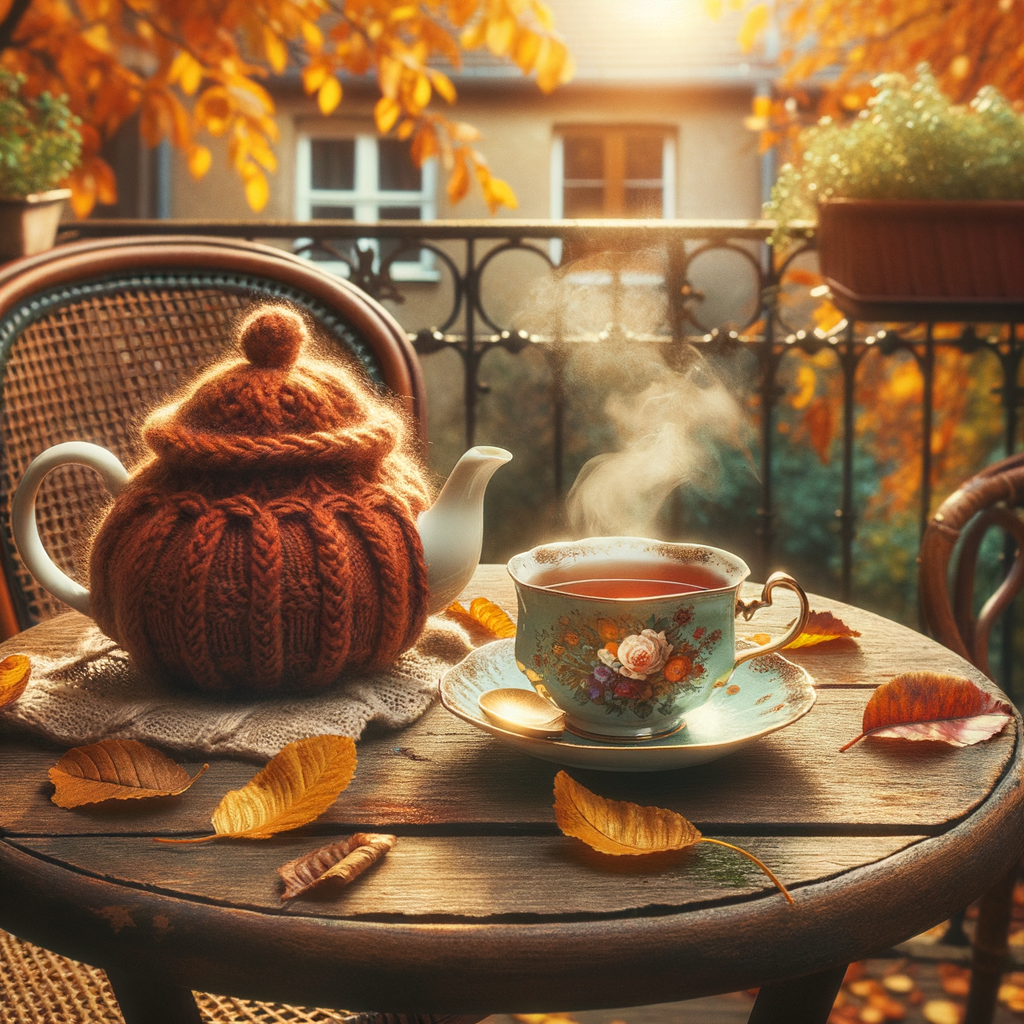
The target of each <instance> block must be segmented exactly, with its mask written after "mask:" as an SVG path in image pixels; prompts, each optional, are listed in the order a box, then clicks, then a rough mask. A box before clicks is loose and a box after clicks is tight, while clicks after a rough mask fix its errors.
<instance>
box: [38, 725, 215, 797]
mask: <svg viewBox="0 0 1024 1024" xmlns="http://www.w3.org/2000/svg"><path fill="white" fill-rule="evenodd" d="M209 767H210V766H209V765H207V764H204V765H203V767H202V768H200V769H199V771H198V772H196V774H195V775H193V776H191V777H190V776H189V774H188V772H187V771H185V769H184V768H182V767H181V765H180V764H175V763H174V761H172V760H171V759H170V758H169V757H167V755H166V754H161V753H160V751H159V750H154V749H153V748H152V747H147V746H145V745H144V744H142V743H138V742H136V741H135V740H100V741H99V743H90V744H89V745H88V746H84V747H75V748H74V749H72V750H69V751H68V752H67V753H66V754H65V755H64V756H63V757H62V758H61V759H60V760H59V761H58V762H57V763H56V764H55V765H54V766H53V767H52V768H51V769H50V781H51V782H52V783H53V785H54V787H55V792H54V794H53V796H52V797H51V798H50V799H51V800H52V801H53V802H54V803H55V804H56V805H57V806H58V807H81V806H82V805H83V804H98V803H102V802H103V801H104V800H144V799H146V798H148V797H157V796H177V795H178V794H179V793H184V792H185V790H186V789H188V787H189V786H191V785H192V783H193V782H195V781H196V779H198V778H199V776H200V775H202V774H203V772H205V771H206V769H207V768H209Z"/></svg>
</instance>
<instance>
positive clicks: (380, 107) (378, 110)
mask: <svg viewBox="0 0 1024 1024" xmlns="http://www.w3.org/2000/svg"><path fill="white" fill-rule="evenodd" d="M401 112H402V108H401V107H400V106H399V104H398V100H393V99H389V98H388V97H387V96H381V98H380V99H379V100H377V105H376V106H375V107H374V108H373V116H374V119H375V120H376V122H377V131H379V132H380V133H381V135H386V134H387V133H388V132H389V131H391V129H392V128H393V127H394V124H395V122H396V121H397V120H398V115H399V114H401Z"/></svg>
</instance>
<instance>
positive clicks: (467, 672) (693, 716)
mask: <svg viewBox="0 0 1024 1024" xmlns="http://www.w3.org/2000/svg"><path fill="white" fill-rule="evenodd" d="M500 686H512V687H515V688H517V689H521V690H530V689H532V687H531V686H530V683H529V682H528V681H527V679H526V677H525V676H524V675H523V674H522V673H521V672H520V671H519V669H518V668H516V659H515V640H497V641H495V642H494V643H490V644H487V645H486V646H484V647H480V648H478V649H477V650H475V651H472V652H471V653H470V654H469V655H468V656H467V657H466V658H464V659H463V660H462V661H460V662H459V664H458V665H456V666H455V667H454V668H451V669H449V670H448V671H447V672H446V673H445V674H444V675H443V676H442V677H441V703H442V704H443V705H444V706H445V707H446V708H447V709H448V710H449V711H450V712H451V713H452V714H453V715H456V716H457V717H459V718H461V719H462V720H463V721H465V722H469V724H470V725H475V726H476V727H477V728H478V729H483V730H484V732H489V733H491V735H492V736H496V737H497V738H498V739H499V740H501V741H502V742H503V743H506V744H508V745H509V746H511V747H515V748H516V749H517V750H521V751H522V752H523V753H524V754H530V755H531V756H532V757H538V758H540V759H541V760H542V761H554V762H555V763H556V764H565V765H569V766H571V767H573V768H597V769H601V770H603V771H619V772H650V771H660V770H663V769H666V768H686V767H688V766H689V765H694V764H703V763H704V762H705V761H712V760H714V759H715V758H716V757H722V756H724V755H725V754H731V753H732V752H733V751H734V750H739V748H740V747H742V746H745V745H746V744H747V743H750V742H751V741H752V740H756V739H757V738H758V737H760V736H767V735H768V733H770V732H775V731H776V730H778V729H784V728H785V727H786V726H787V725H792V724H793V723H794V722H795V721H796V720H797V719H798V718H802V717H803V716H804V715H806V714H807V712H808V711H810V710H811V706H812V705H813V704H814V698H815V693H814V680H813V679H812V678H811V676H810V675H809V674H808V673H807V672H806V671H805V670H804V669H802V668H800V666H799V665H794V664H793V663H792V662H790V661H786V659H785V658H783V657H781V656H780V655H778V654H766V655H765V656H764V657H763V658H756V659H754V660H753V661H747V662H744V663H743V664H742V665H740V666H739V667H738V668H737V669H736V671H735V672H733V674H732V677H731V678H730V679H729V681H728V684H727V685H721V684H719V685H718V686H717V687H716V688H715V689H714V690H713V691H712V694H711V696H710V698H708V700H707V702H706V703H704V704H702V705H701V706H700V707H699V708H696V709H694V710H693V711H691V712H689V713H688V714H687V716H686V726H685V727H684V728H683V729H681V730H680V731H679V732H677V733H674V734H673V735H672V736H668V737H665V738H663V739H660V740H648V741H646V742H640V743H635V744H630V745H629V746H621V745H619V744H610V743H602V742H601V741H600V740H589V739H584V738H583V737H581V736H574V735H572V734H571V733H569V732H566V733H564V734H563V735H562V737H561V738H559V739H540V738H535V737H531V736H521V735H519V734H518V733H514V732H509V731H508V730H507V729H503V728H501V727H500V726H498V725H495V724H494V723H493V722H491V721H490V720H489V719H487V718H486V717H485V716H484V714H483V712H482V711H481V710H480V708H479V706H478V704H477V701H478V699H479V697H480V694H482V693H485V692H486V691H488V690H493V689H496V688H497V687H500Z"/></svg>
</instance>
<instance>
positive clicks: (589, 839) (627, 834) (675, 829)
mask: <svg viewBox="0 0 1024 1024" xmlns="http://www.w3.org/2000/svg"><path fill="white" fill-rule="evenodd" d="M555 821H557V822H558V827H559V828H560V829H561V830H562V832H563V833H565V835H567V836H572V837H573V838H575V839H580V840H582V841H583V842H584V843H586V844H587V845H588V846H589V847H591V848H592V849H594V850H597V852H598V853H607V854H610V855H611V856H613V857H622V856H632V857H638V856H643V855H645V854H651V853H667V852H669V851H673V850H686V849H688V848H689V847H691V846H695V845H696V844H697V843H714V844H715V845H716V846H724V847H726V848H727V849H729V850H735V851H736V852H737V853H741V854H743V856H744V857H746V858H747V859H748V860H751V861H753V862H754V863H755V864H756V865H757V866H758V867H759V868H760V869H761V870H762V871H763V872H764V873H765V874H766V875H767V876H768V877H769V878H770V879H771V880H772V882H773V883H774V884H775V886H776V887H777V888H778V890H779V892H781V893H782V895H783V896H785V897H786V899H787V900H788V901H789V902H790V903H792V902H793V897H792V896H790V895H789V893H788V892H787V891H786V887H785V886H784V885H783V884H782V883H781V882H780V881H779V880H778V878H776V877H775V875H774V874H773V873H772V872H771V870H770V869H769V868H768V866H767V865H766V864H764V863H763V862H762V861H760V860H759V859H758V858H757V857H755V856H754V855H753V854H752V853H749V852H748V851H747V850H744V849H742V847H739V846H733V845H732V843H724V842H722V840H720V839H709V838H708V837H707V836H702V835H701V834H700V831H699V830H698V829H697V828H696V827H695V826H694V825H692V824H691V823H690V822H689V821H687V820H686V818H684V817H683V816H682V815H681V814H677V813H676V812H675V811H668V810H665V809H664V808H663V807H643V806H641V805H640V804H634V803H629V802H628V801H625V800H608V799H606V798H605V797H603V796H598V795H597V794H596V793H591V792H590V790H589V789H587V788H586V787H584V786H581V785H580V784H579V783H578V782H577V781H576V780H575V779H573V778H570V777H569V776H568V775H566V774H565V772H559V773H558V774H557V775H556V776H555Z"/></svg>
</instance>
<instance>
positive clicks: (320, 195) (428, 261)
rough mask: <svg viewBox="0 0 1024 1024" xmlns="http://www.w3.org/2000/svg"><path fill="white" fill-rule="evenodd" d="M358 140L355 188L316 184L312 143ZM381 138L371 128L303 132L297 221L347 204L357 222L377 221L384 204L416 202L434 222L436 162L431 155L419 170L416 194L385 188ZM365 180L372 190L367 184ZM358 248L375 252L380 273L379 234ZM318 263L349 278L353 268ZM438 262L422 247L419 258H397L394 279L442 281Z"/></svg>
mask: <svg viewBox="0 0 1024 1024" xmlns="http://www.w3.org/2000/svg"><path fill="white" fill-rule="evenodd" d="M346 140H352V141H354V142H355V175H354V187H353V188H352V189H324V188H313V175H312V170H313V166H312V165H313V157H312V149H313V146H312V144H313V142H319V141H332V142H338V141H346ZM379 140H380V137H379V136H378V135H376V134H374V133H372V132H361V131H348V132H340V133H335V132H323V131H317V132H314V131H304V132H300V133H299V134H298V136H297V139H296V151H295V154H296V155H295V219H296V220H300V221H304V220H312V216H311V215H312V210H313V207H314V206H339V207H340V206H349V207H351V208H352V211H353V214H354V217H353V219H354V220H356V221H363V222H366V223H376V222H377V221H378V220H379V219H380V217H379V210H380V208H381V207H382V206H417V207H419V209H420V220H421V221H430V220H434V219H435V218H436V216H437V160H436V159H435V158H433V157H431V158H430V159H429V160H425V161H424V162H423V166H422V167H421V168H420V189H419V191H418V192H410V191H398V190H383V189H381V188H380V187H379V182H380V175H379V170H380V148H379V147H378V145H377V143H378V142H379ZM367 184H370V185H372V186H373V187H372V188H368V187H365V186H366V185H367ZM309 241H310V240H309V239H298V240H297V242H296V244H297V245H302V244H306V243H308V242H309ZM355 244H356V248H358V249H361V250H362V251H364V252H365V251H368V250H369V251H372V252H373V254H374V258H373V269H374V271H375V272H379V271H380V244H379V241H378V239H376V238H360V239H357V240H356V243H355ZM316 263H317V266H318V267H321V268H322V269H324V270H327V271H330V272H331V273H335V274H338V275H339V276H341V277H346V278H347V277H349V276H350V274H351V268H350V267H349V265H348V264H347V263H346V262H345V261H344V260H317V261H316ZM440 277H441V275H440V272H439V271H438V270H437V267H436V266H435V260H434V255H433V253H431V252H430V251H429V250H427V249H422V250H421V251H420V258H419V259H418V260H413V259H401V260H395V261H394V262H393V263H392V264H391V278H392V280H394V281H425V282H433V281H438V280H440Z"/></svg>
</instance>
